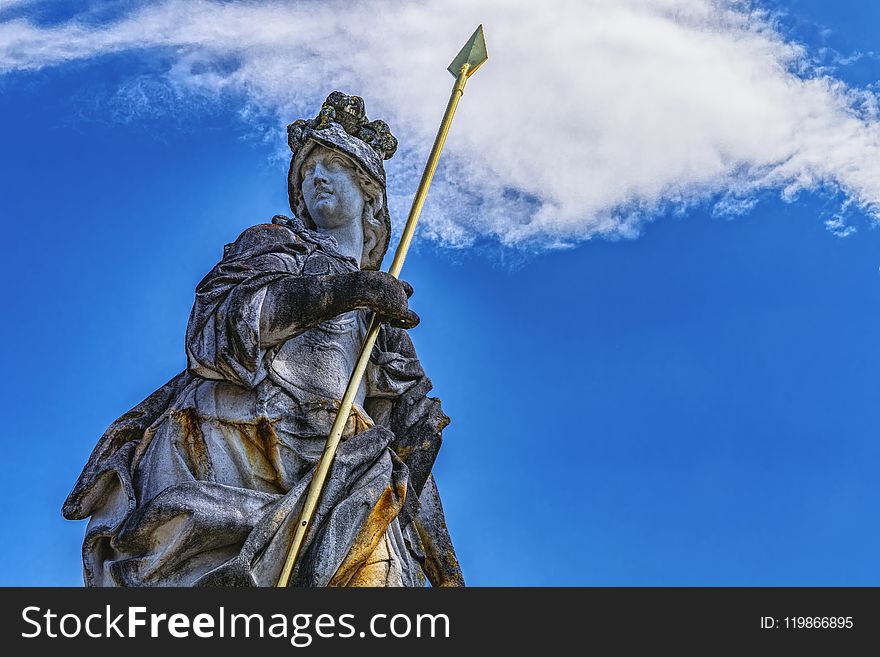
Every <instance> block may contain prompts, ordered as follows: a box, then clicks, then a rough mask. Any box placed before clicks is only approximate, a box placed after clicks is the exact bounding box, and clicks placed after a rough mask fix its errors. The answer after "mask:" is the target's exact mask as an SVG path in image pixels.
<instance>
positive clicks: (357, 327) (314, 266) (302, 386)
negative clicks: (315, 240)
mask: <svg viewBox="0 0 880 657" xmlns="http://www.w3.org/2000/svg"><path fill="white" fill-rule="evenodd" d="M354 270H355V265H354V262H353V261H349V260H343V259H340V258H335V257H332V256H330V255H328V254H326V253H324V252H322V251H315V252H314V253H313V254H312V255H310V256H309V259H308V260H307V261H306V263H305V267H304V269H303V274H304V275H307V276H308V275H326V274H341V273H346V272H349V271H354ZM366 329H367V323H366V311H365V310H353V311H350V312H347V313H344V314H342V315H339V316H337V317H334V318H333V319H331V320H327V321H325V322H322V323H321V324H318V325H317V326H315V327H313V328H311V329H309V330H307V331H305V332H303V333H300V334H299V335H297V336H294V337H292V338H290V339H289V340H287V342H285V343H284V344H283V345H282V346H281V348H280V349H279V350H278V352H277V353H276V354H275V358H274V360H273V361H272V365H271V368H270V369H271V376H272V378H273V379H274V380H275V381H276V382H277V383H278V384H280V385H282V386H283V387H284V388H285V389H286V390H287V392H288V393H290V394H291V395H292V396H293V397H294V398H295V399H297V400H298V401H300V402H305V403H306V404H310V403H322V402H323V403H324V404H326V402H327V401H331V400H340V399H342V395H343V394H344V392H345V387H346V385H348V380H349V377H350V376H351V373H352V370H354V364H355V361H356V360H357V356H358V353H359V352H360V347H361V344H362V342H363V339H364V336H365V335H366ZM365 381H366V379H365ZM365 398H366V383H365V382H362V383H361V387H360V389H359V390H358V394H357V396H356V397H355V403H356V404H357V405H358V406H359V407H361V408H362V407H363V402H364V399H365Z"/></svg>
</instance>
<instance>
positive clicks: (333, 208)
mask: <svg viewBox="0 0 880 657" xmlns="http://www.w3.org/2000/svg"><path fill="white" fill-rule="evenodd" d="M300 175H301V177H302V195H303V202H304V203H305V205H306V209H307V210H308V211H309V216H310V217H311V218H312V221H314V222H315V225H316V226H317V227H318V228H323V229H325V230H326V229H333V228H341V227H342V226H346V225H348V224H349V223H350V222H352V221H357V222H360V221H361V215H362V214H363V211H364V193H363V191H362V190H361V186H360V184H359V183H358V176H357V172H356V171H355V169H354V165H353V164H352V162H351V160H349V159H348V158H347V157H346V156H345V155H342V154H341V153H338V152H336V151H333V150H330V149H329V148H325V147H324V146H316V147H315V148H314V150H313V151H312V152H311V153H310V154H309V156H308V157H307V158H306V159H305V160H304V161H303V163H302V168H301V171H300Z"/></svg>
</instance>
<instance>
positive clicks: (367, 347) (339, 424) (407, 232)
mask: <svg viewBox="0 0 880 657" xmlns="http://www.w3.org/2000/svg"><path fill="white" fill-rule="evenodd" d="M486 58H487V55H486V42H485V40H484V38H483V26H482V25H480V27H478V28H477V30H476V31H475V32H474V34H473V36H471V38H470V40H469V41H468V43H467V44H466V45H465V47H464V48H463V49H462V50H461V52H460V53H459V54H458V56H456V58H455V59H454V60H453V62H452V64H450V66H449V71H450V73H452V74H453V75H455V76H456V80H455V86H453V87H452V94H451V95H450V97H449V103H448V104H447V105H446V112H445V113H444V114H443V120H442V121H441V122H440V128H439V130H438V131H437V136H436V137H435V138H434V146H433V147H432V148H431V154H430V155H429V156H428V162H427V163H426V164H425V170H424V172H423V173H422V179H421V180H420V181H419V187H418V189H417V190H416V195H415V198H414V199H413V204H412V207H411V208H410V211H409V217H408V218H407V220H406V225H405V226H404V228H403V234H402V235H401V237H400V242H399V243H398V245H397V250H396V251H395V252H394V260H393V261H392V262H391V267H390V268H389V270H388V273H389V274H391V275H392V276H394V277H395V278H398V277H399V276H400V271H401V270H402V269H403V262H404V260H405V259H406V254H407V251H409V246H410V243H411V242H412V238H413V235H414V234H415V231H416V224H417V223H418V221H419V215H420V214H421V212H422V206H423V205H424V204H425V197H426V196H427V195H428V188H429V187H430V186H431V181H432V180H433V178H434V172H435V171H436V170H437V162H438V161H439V160H440V151H442V150H443V144H444V143H446V135H447V134H448V133H449V127H450V126H451V125H452V118H453V116H455V110H456V108H457V107H458V101H459V100H460V99H461V97H462V95H463V94H464V85H465V84H466V83H467V80H468V78H469V77H470V76H471V75H473V74H474V72H475V71H476V70H477V68H479V66H480V65H481V64H482V63H483V62H484V61H486ZM381 325H382V321H381V319H380V318H379V316H378V314H377V313H373V315H372V318H371V319H370V324H369V328H368V329H367V335H366V337H365V338H364V342H363V344H362V345H361V351H360V354H358V358H357V361H356V362H355V365H354V371H352V373H351V378H350V379H349V380H348V386H347V387H346V388H345V393H344V394H343V395H342V401H341V402H340V403H339V410H338V411H337V413H336V418H335V419H334V420H333V426H332V427H331V428H330V434H329V435H328V436H327V442H326V444H325V445H324V451H323V452H322V453H321V458H320V459H319V460H318V466H317V468H316V469H315V474H314V475H313V476H312V481H311V483H310V484H309V488H308V491H307V493H306V499H305V502H304V503H303V507H302V510H301V511H300V515H299V519H298V520H297V523H296V528H295V530H294V534H293V539H292V540H291V542H290V547H289V548H288V549H287V557H286V558H285V560H284V566H283V568H282V569H281V574H280V575H279V576H278V582H277V583H276V586H278V587H286V586H287V585H288V584H289V582H290V575H291V573H292V572H293V567H294V565H295V564H296V560H297V558H298V556H299V553H300V549H301V548H302V545H303V542H304V541H305V537H306V532H307V531H308V530H309V525H310V524H311V521H312V518H313V516H314V514H315V509H316V508H317V506H318V501H319V500H320V498H321V492H322V491H323V490H324V483H325V482H326V481H327V475H328V473H329V472H330V466H332V465H333V459H334V458H335V457H336V449H337V447H338V446H339V441H340V440H341V438H342V432H343V431H344V429H345V425H346V423H347V421H348V417H349V414H350V413H351V407H352V404H353V403H354V398H355V396H356V395H357V392H358V389H359V388H360V385H361V381H362V380H363V378H364V373H365V372H366V371H367V365H368V364H369V362H370V354H372V352H373V346H374V345H375V344H376V338H378V337H379V329H380V328H381Z"/></svg>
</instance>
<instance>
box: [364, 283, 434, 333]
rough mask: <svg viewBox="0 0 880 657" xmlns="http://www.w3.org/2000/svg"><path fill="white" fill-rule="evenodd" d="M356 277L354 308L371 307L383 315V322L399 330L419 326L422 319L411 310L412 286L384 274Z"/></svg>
mask: <svg viewBox="0 0 880 657" xmlns="http://www.w3.org/2000/svg"><path fill="white" fill-rule="evenodd" d="M349 276H351V277H352V278H353V281H352V283H353V285H352V288H353V291H354V297H355V300H354V305H356V306H367V307H368V308H371V309H372V310H374V311H376V312H377V313H379V315H381V316H382V321H383V322H387V323H388V324H391V326H396V327H398V328H405V329H410V328H413V327H414V326H417V325H418V323H419V321H420V320H419V316H418V315H416V314H415V313H414V312H413V311H412V310H410V309H409V301H408V299H409V297H410V296H412V293H413V288H412V285H410V284H409V283H407V282H406V281H401V280H398V279H396V278H394V276H392V275H391V274H389V273H387V272H384V271H358V272H352V273H351V274H349Z"/></svg>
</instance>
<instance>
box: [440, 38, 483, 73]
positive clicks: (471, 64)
mask: <svg viewBox="0 0 880 657" xmlns="http://www.w3.org/2000/svg"><path fill="white" fill-rule="evenodd" d="M487 59H489V54H488V53H487V52H486V37H485V36H483V26H482V25H480V26H479V27H478V28H477V29H476V30H474V33H473V34H472V35H471V38H470V39H468V42H467V43H466V44H464V48H462V49H461V51H460V52H459V53H458V54H457V55H456V56H455V59H453V60H452V63H451V64H450V65H449V68H448V69H446V70H448V71H449V72H450V73H452V77H454V78H457V77H458V74H459V73H461V67H462V66H463V65H465V64H467V65H468V70H467V73H466V74H465V75H466V77H471V76H472V75H473V74H474V73H476V72H477V69H478V68H480V66H482V65H483V62H485V61H486V60H487Z"/></svg>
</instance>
